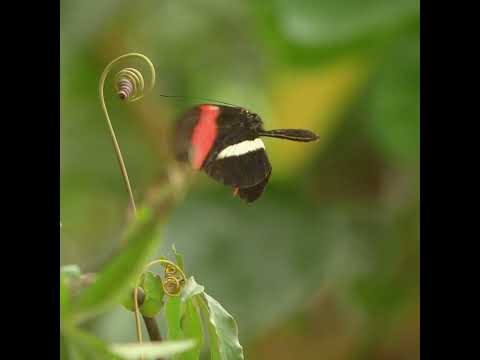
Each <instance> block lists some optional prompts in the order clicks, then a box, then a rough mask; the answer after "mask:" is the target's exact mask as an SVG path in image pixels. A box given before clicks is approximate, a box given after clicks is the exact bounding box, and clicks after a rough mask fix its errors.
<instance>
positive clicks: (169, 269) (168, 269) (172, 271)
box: [133, 259, 187, 360]
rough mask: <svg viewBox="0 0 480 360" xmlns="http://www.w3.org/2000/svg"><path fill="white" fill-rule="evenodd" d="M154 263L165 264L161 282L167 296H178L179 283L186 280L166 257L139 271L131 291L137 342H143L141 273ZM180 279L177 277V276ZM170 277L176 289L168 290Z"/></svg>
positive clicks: (180, 270) (153, 263)
mask: <svg viewBox="0 0 480 360" xmlns="http://www.w3.org/2000/svg"><path fill="white" fill-rule="evenodd" d="M156 264H161V265H163V266H165V280H164V281H163V282H162V285H163V289H164V290H165V293H166V294H167V295H168V296H180V290H181V285H182V283H183V284H184V283H185V281H186V280H187V276H186V275H185V273H184V272H183V270H182V269H181V268H180V267H179V266H178V265H177V264H175V263H173V262H171V261H169V260H166V259H159V260H154V261H152V262H150V263H148V264H147V265H146V266H145V268H144V269H143V271H142V272H141V273H140V275H139V276H138V278H137V281H136V282H135V288H134V291H133V304H134V307H135V329H136V332H137V340H138V343H139V344H142V343H143V337H142V327H141V323H140V308H139V305H138V288H139V286H140V282H141V280H142V275H143V274H144V273H145V272H146V271H147V270H148V269H149V268H150V267H152V266H153V265H156ZM177 276H178V277H180V279H178V277H177ZM172 278H175V279H176V284H177V285H178V287H177V289H176V290H177V291H175V292H172V291H170V290H171V288H170V283H171V281H172ZM140 359H141V360H143V355H142V356H141V357H140Z"/></svg>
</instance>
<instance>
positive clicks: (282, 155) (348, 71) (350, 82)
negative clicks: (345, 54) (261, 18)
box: [265, 58, 367, 178]
mask: <svg viewBox="0 0 480 360" xmlns="http://www.w3.org/2000/svg"><path fill="white" fill-rule="evenodd" d="M366 74H367V64H366V62H365V61H364V60H360V59H356V58H349V59H346V60H343V61H337V62H335V63H334V64H331V65H328V66H327V67H325V66H321V67H316V68H311V69H302V70H290V69H287V70H286V71H283V72H282V73H280V74H278V75H276V76H274V79H275V80H274V82H273V83H272V87H271V89H272V90H271V106H272V117H271V121H270V122H269V121H268V119H267V121H266V124H265V127H266V128H268V129H270V128H305V129H309V130H312V131H315V132H316V133H317V134H318V135H319V136H320V140H319V141H318V142H316V143H309V144H299V143H294V142H289V141H278V140H276V139H271V140H270V139H268V140H266V141H267V142H268V144H267V147H268V154H269V156H270V160H271V162H272V164H273V168H274V171H275V177H276V178H278V177H279V176H289V175H290V176H292V175H293V174H295V172H294V171H293V170H294V169H297V168H299V167H301V166H303V164H304V163H305V162H306V161H307V160H308V159H309V158H311V157H312V155H313V154H314V153H317V152H318V150H319V147H321V146H322V144H324V143H325V140H326V138H327V137H328V134H329V132H330V130H331V129H333V128H334V126H335V125H336V124H337V120H338V118H339V117H338V115H339V113H341V112H342V110H344V109H345V108H346V107H347V106H348V104H349V103H350V101H351V99H352V97H353V96H354V95H355V94H356V93H357V90H358V89H359V87H360V85H361V84H362V83H363V80H364V79H365V77H366ZM312 99H315V100H314V101H312Z"/></svg>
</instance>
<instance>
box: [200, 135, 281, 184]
mask: <svg viewBox="0 0 480 360" xmlns="http://www.w3.org/2000/svg"><path fill="white" fill-rule="evenodd" d="M245 142H247V143H245ZM239 144H240V145H239ZM260 144H262V145H263V143H262V142H261V140H260V139H258V138H257V139H255V140H245V141H243V142H240V143H237V144H233V145H229V146H227V147H225V148H223V152H222V151H220V152H219V153H217V155H216V157H215V158H214V159H208V160H207V161H206V162H205V164H204V167H203V169H204V170H205V172H206V173H207V174H208V175H209V176H211V177H212V178H213V179H215V180H217V181H220V182H222V183H223V184H225V185H229V186H233V187H238V188H240V189H242V188H245V187H252V186H255V185H257V184H259V183H261V182H262V181H263V180H265V179H266V178H267V177H268V176H269V175H270V173H271V171H272V167H271V165H270V161H269V160H268V157H267V153H266V152H265V149H264V147H261V145H260ZM248 146H250V147H251V148H252V149H255V150H252V151H246V150H245V149H248ZM236 149H239V151H240V154H238V155H236V154H235V152H234V150H236ZM229 150H231V152H228V151H229ZM223 154H226V155H227V156H225V157H223Z"/></svg>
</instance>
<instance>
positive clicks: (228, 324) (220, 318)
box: [201, 293, 243, 360]
mask: <svg viewBox="0 0 480 360" xmlns="http://www.w3.org/2000/svg"><path fill="white" fill-rule="evenodd" d="M201 303H203V305H204V306H202V310H203V311H204V312H206V316H208V323H209V324H208V328H209V335H210V351H211V353H212V359H221V360H235V359H243V348H242V345H240V342H239V340H238V327H237V323H236V322H235V319H234V318H233V317H232V315H230V314H229V313H228V312H227V311H226V310H225V309H224V308H223V306H222V305H220V303H219V302H218V301H216V300H215V299H214V298H212V297H211V296H209V295H208V294H206V293H203V294H202V295H201Z"/></svg>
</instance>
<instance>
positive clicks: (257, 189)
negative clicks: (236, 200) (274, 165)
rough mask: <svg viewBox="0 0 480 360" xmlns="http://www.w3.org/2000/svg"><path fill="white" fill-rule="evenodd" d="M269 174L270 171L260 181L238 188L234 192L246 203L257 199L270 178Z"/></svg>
mask: <svg viewBox="0 0 480 360" xmlns="http://www.w3.org/2000/svg"><path fill="white" fill-rule="evenodd" d="M270 174H271V172H270V173H269V174H268V175H267V177H266V178H265V179H264V180H263V181H262V182H260V183H258V184H257V185H255V186H252V187H248V188H241V189H238V191H237V192H236V194H237V195H238V196H239V197H240V198H241V199H243V200H245V201H246V202H248V203H250V202H253V201H255V200H257V199H258V198H259V197H260V196H261V195H262V194H263V191H264V190H265V186H267V183H268V180H269V179H270Z"/></svg>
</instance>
